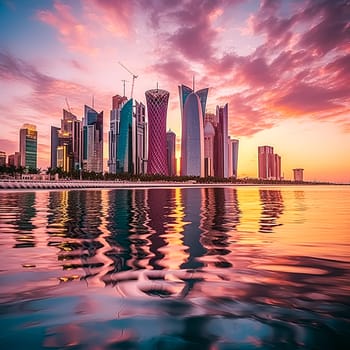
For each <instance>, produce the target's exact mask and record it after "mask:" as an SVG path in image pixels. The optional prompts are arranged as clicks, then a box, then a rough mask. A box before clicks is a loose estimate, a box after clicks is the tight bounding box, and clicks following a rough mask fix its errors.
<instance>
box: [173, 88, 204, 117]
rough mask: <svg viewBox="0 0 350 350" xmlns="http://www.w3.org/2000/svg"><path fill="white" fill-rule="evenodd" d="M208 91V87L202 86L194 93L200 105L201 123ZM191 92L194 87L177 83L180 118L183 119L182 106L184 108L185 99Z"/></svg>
mask: <svg viewBox="0 0 350 350" xmlns="http://www.w3.org/2000/svg"><path fill="white" fill-rule="evenodd" d="M208 91H209V88H204V89H201V90H198V91H196V94H197V95H198V97H199V100H200V104H201V107H202V118H203V123H204V119H205V110H206V104H207V98H208ZM192 92H194V88H193V89H191V88H190V87H188V86H186V85H179V96H180V110H181V120H182V119H183V112H184V108H185V103H186V99H187V97H188V96H189V94H190V93H192Z"/></svg>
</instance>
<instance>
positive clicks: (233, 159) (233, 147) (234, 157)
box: [228, 138, 239, 179]
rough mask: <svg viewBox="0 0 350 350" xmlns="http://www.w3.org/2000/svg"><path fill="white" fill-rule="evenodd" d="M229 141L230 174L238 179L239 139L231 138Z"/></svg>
mask: <svg viewBox="0 0 350 350" xmlns="http://www.w3.org/2000/svg"><path fill="white" fill-rule="evenodd" d="M228 142H229V143H228V176H229V177H233V178H235V179H237V163H238V146H239V141H238V140H236V139H231V138H229V141H228Z"/></svg>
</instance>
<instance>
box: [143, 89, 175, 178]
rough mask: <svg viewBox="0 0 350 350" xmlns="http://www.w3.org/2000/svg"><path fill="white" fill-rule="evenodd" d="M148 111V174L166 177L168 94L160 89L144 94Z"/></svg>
mask: <svg viewBox="0 0 350 350" xmlns="http://www.w3.org/2000/svg"><path fill="white" fill-rule="evenodd" d="M145 95H146V101H147V111H148V131H149V139H148V143H149V145H148V166H147V173H148V174H161V175H168V165H167V150H166V117H167V109H168V100H169V92H168V91H165V90H160V89H153V90H148V91H146V92H145Z"/></svg>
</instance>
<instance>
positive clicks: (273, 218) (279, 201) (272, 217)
mask: <svg viewBox="0 0 350 350" xmlns="http://www.w3.org/2000/svg"><path fill="white" fill-rule="evenodd" d="M259 194H260V201H261V206H262V211H261V218H260V229H259V231H260V232H264V233H269V232H272V231H273V228H274V227H275V226H279V225H282V224H281V223H279V222H278V220H277V219H278V218H279V217H280V216H281V215H282V214H283V209H284V205H283V197H282V193H281V191H279V190H259Z"/></svg>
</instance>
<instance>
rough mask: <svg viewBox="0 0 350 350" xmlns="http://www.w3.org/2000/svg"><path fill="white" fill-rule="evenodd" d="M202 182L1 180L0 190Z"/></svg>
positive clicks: (198, 184) (151, 185) (199, 185)
mask: <svg viewBox="0 0 350 350" xmlns="http://www.w3.org/2000/svg"><path fill="white" fill-rule="evenodd" d="M203 185H204V184H202V183H194V182H168V181H157V182H156V181H151V182H144V181H88V180H80V181H79V180H58V181H48V180H42V181H34V180H17V181H16V180H2V181H0V190H26V189H27V190H32V189H84V188H86V189H89V188H149V187H152V188H157V187H159V188H164V187H203ZM230 185H236V184H230V183H221V184H220V183H211V184H205V186H208V187H218V186H230Z"/></svg>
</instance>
